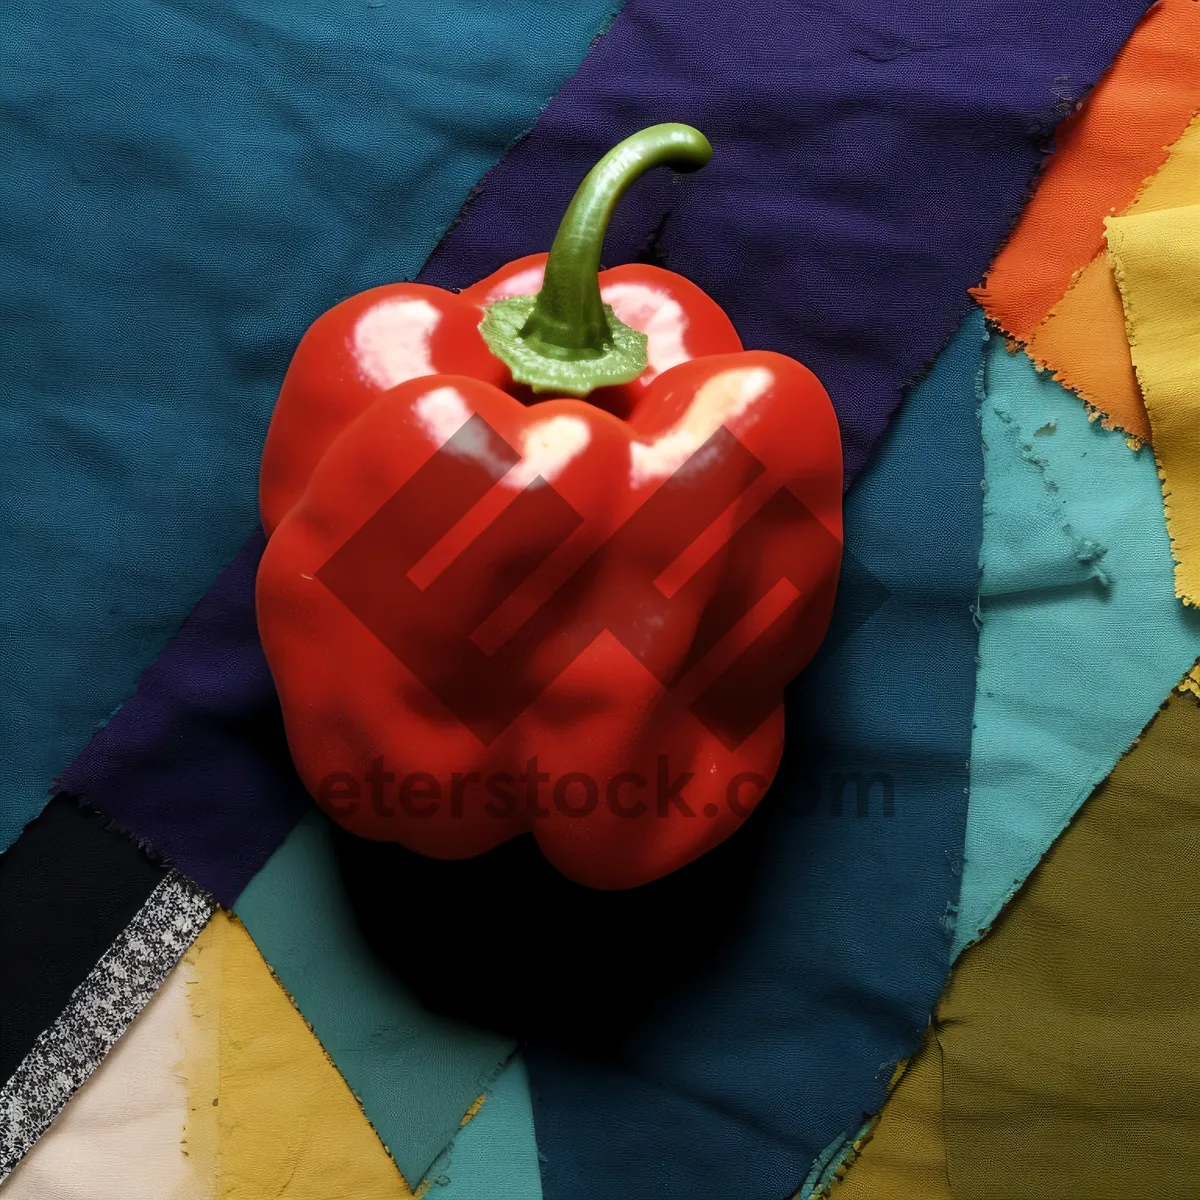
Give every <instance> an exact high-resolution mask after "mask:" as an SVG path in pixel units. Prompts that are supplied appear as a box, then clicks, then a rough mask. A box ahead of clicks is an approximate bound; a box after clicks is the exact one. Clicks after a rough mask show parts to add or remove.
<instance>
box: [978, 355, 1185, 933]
mask: <svg viewBox="0 0 1200 1200" xmlns="http://www.w3.org/2000/svg"><path fill="white" fill-rule="evenodd" d="M982 404H983V412H982V424H983V437H984V461H985V476H986V483H987V495H986V499H985V506H984V520H983V550H982V559H983V580H982V585H981V597H980V608H981V616H982V620H983V627H982V631H981V636H980V646H979V656H980V662H979V674H978V690H977V695H976V700H975V734H974V738H973V741H972V748H971V798H970V809H969V813H968V817H967V840H966V862H965V865H964V871H963V882H962V898H961V904H960V912H959V918H958V928H957V933H956V940H955V951H956V953H958V952H961V951H962V950H963V949H964V948H965V947H966V946H967V945H969V944H970V943H971V942H973V941H975V940H977V939H978V938H979V937H980V936H981V935H982V934H983V933H984V932H985V931H986V930H987V929H988V927H989V926H990V925H991V923H992V921H993V920H994V919H995V918H996V916H997V914H998V913H999V911H1000V909H1001V908H1002V907H1003V905H1004V903H1005V901H1006V900H1007V899H1008V897H1009V896H1011V895H1012V893H1013V892H1014V891H1015V890H1016V889H1017V888H1018V887H1019V886H1020V885H1021V883H1022V882H1023V881H1024V879H1025V877H1026V876H1027V875H1028V874H1029V872H1030V871H1031V870H1033V868H1034V867H1035V866H1036V865H1037V863H1038V861H1039V860H1040V858H1041V857H1042V855H1043V854H1044V853H1045V852H1046V850H1047V849H1048V848H1049V846H1050V844H1051V843H1052V842H1053V841H1054V839H1055V838H1056V837H1057V836H1058V834H1059V833H1060V832H1061V831H1062V829H1063V828H1064V827H1065V826H1066V824H1067V823H1068V822H1069V821H1070V820H1071V818H1072V817H1073V816H1074V814H1075V812H1076V810H1077V809H1078V808H1079V806H1080V804H1082V803H1083V801H1084V800H1085V799H1086V798H1087V796H1088V794H1089V793H1090V792H1091V791H1092V789H1093V788H1095V786H1096V785H1097V784H1098V783H1100V782H1101V781H1102V780H1103V779H1104V778H1105V776H1107V775H1108V773H1109V772H1110V771H1111V770H1112V768H1113V766H1114V765H1115V763H1116V761H1117V759H1118V758H1119V757H1120V756H1121V755H1122V754H1123V753H1124V752H1125V751H1126V750H1127V749H1128V748H1129V746H1130V745H1131V744H1132V743H1133V741H1134V739H1135V738H1136V737H1137V736H1138V734H1139V733H1140V732H1141V730H1142V729H1143V728H1144V727H1145V725H1146V723H1147V722H1148V721H1149V720H1150V718H1151V717H1152V716H1153V715H1154V713H1155V711H1156V710H1157V708H1158V706H1159V705H1160V704H1161V703H1162V701H1163V700H1165V699H1166V697H1167V695H1168V694H1169V693H1170V691H1171V688H1172V687H1173V686H1174V685H1175V684H1176V683H1177V682H1178V681H1179V679H1180V678H1181V677H1182V676H1183V674H1184V672H1186V671H1187V669H1188V668H1189V667H1190V666H1191V665H1192V663H1193V662H1194V661H1195V659H1196V657H1197V655H1200V613H1197V612H1196V611H1195V610H1194V609H1186V608H1184V606H1183V605H1181V604H1180V603H1179V601H1178V600H1176V599H1175V587H1174V578H1173V566H1172V561H1171V550H1170V544H1169V542H1168V538H1167V531H1166V526H1165V523H1164V520H1163V509H1162V491H1161V487H1160V484H1159V480H1158V474H1157V471H1156V469H1155V464H1154V458H1153V456H1152V454H1151V453H1150V451H1149V450H1148V449H1147V450H1142V451H1140V452H1138V453H1133V452H1131V451H1130V449H1129V447H1128V446H1127V445H1126V444H1125V439H1124V436H1123V435H1122V434H1120V433H1114V432H1111V431H1108V430H1105V429H1103V428H1102V427H1101V425H1100V423H1099V422H1096V421H1089V420H1088V419H1087V415H1086V413H1085V412H1084V410H1083V408H1082V406H1081V405H1080V403H1079V401H1078V400H1077V399H1076V398H1075V397H1074V396H1072V395H1071V394H1070V393H1069V392H1067V391H1066V390H1065V389H1064V388H1063V387H1062V386H1061V385H1060V384H1058V383H1056V382H1055V381H1054V380H1053V379H1051V378H1050V376H1049V375H1046V374H1040V373H1039V372H1038V371H1037V370H1036V369H1035V367H1034V366H1033V364H1032V363H1031V362H1030V361H1029V359H1028V358H1027V357H1026V356H1025V355H1024V354H1010V353H1009V352H1008V351H1007V350H1006V348H1005V346H1004V342H1003V340H1002V339H1000V338H996V337H993V338H991V339H990V342H989V345H988V347H987V351H986V356H985V371H984V376H983V395H982Z"/></svg>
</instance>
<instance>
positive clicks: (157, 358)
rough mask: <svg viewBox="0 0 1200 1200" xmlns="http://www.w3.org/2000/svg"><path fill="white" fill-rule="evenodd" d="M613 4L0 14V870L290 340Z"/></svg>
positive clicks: (542, 99)
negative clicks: (0, 381) (2, 158)
mask: <svg viewBox="0 0 1200 1200" xmlns="http://www.w3.org/2000/svg"><path fill="white" fill-rule="evenodd" d="M614 3H615V0H582V2H580V3H573V4H570V5H563V4H561V3H558V2H557V0H506V2H505V3H503V4H479V3H475V2H474V0H433V2H431V3H422V4H418V5H413V4H404V3H382V2H376V0H370V2H365V0H360V2H357V3H353V4H336V5H332V6H330V5H318V6H314V5H312V4H309V3H307V2H306V0H280V2H279V3H275V4H272V5H271V7H270V10H269V11H265V10H264V9H263V7H262V6H261V5H259V4H254V3H250V2H248V0H195V2H193V3H189V4H187V5H185V6H182V7H181V6H179V5H175V4H170V3H165V2H163V0H128V2H127V3H122V4H121V5H120V7H119V9H116V10H113V11H107V10H103V9H100V8H97V6H96V5H95V4H92V3H90V2H89V0H62V2H61V3H57V4H56V5H55V6H54V7H53V8H50V7H47V6H46V5H43V4H39V3H31V2H30V0H14V2H13V3H11V4H7V5H5V7H4V14H3V18H2V25H0V55H3V58H2V60H0V62H2V69H0V114H2V116H3V120H4V127H5V132H6V137H7V140H6V143H5V146H6V157H7V159H8V161H9V163H10V168H11V169H9V170H7V171H5V173H4V177H3V180H2V181H0V209H2V210H3V211H4V214H5V221H4V230H3V234H2V235H0V236H2V239H3V240H2V243H0V244H2V251H3V252H2V253H0V304H2V306H3V310H4V313H5V321H4V324H3V329H2V332H0V336H2V337H3V339H4V342H3V358H4V362H5V363H6V364H7V366H6V370H5V378H4V394H5V402H4V404H3V405H2V406H0V439H2V440H3V443H4V445H5V446H6V447H8V454H9V464H8V466H9V469H8V470H6V471H5V473H4V477H3V480H2V481H0V489H2V492H0V538H3V541H4V546H5V550H4V554H3V571H4V585H3V587H2V588H0V626H2V627H3V629H4V631H5V637H6V639H11V640H7V641H6V645H5V650H4V653H3V654H2V655H0V691H2V692H3V695H4V696H5V697H6V704H7V707H8V718H9V719H7V720H6V721H5V722H4V725H3V727H2V732H0V759H2V760H3V761H4V763H5V764H6V771H5V777H4V780H3V784H2V786H0V848H3V847H5V846H7V845H8V844H9V843H10V842H12V840H13V839H14V838H15V837H16V836H17V835H18V834H19V833H20V831H21V828H22V827H23V826H24V825H25V824H26V823H27V822H28V821H29V820H30V819H31V818H32V817H33V816H35V815H36V814H37V812H38V811H39V810H40V809H41V808H42V807H43V805H44V804H45V802H46V799H47V789H48V787H49V785H50V781H51V779H53V778H54V777H55V776H56V775H57V774H58V773H59V772H60V771H62V770H63V768H64V767H65V766H66V765H67V763H68V762H69V761H70V759H71V758H72V756H73V755H75V754H77V753H78V752H79V751H80V750H81V749H83V747H84V745H85V744H86V743H87V740H88V738H89V737H90V736H91V734H92V733H93V732H94V730H95V727H96V726H97V725H98V724H99V723H101V722H103V721H104V720H105V719H106V718H107V717H108V716H109V714H110V713H111V712H112V710H113V708H114V707H115V706H116V705H118V704H120V703H121V702H122V701H123V700H125V699H126V698H127V697H128V696H129V694H130V693H131V692H132V691H133V689H134V685H135V683H136V681H137V678H138V675H139V673H140V672H141V671H142V670H143V669H144V668H145V667H147V666H148V665H149V664H150V663H151V662H152V661H153V659H154V657H155V655H156V654H157V653H158V652H159V651H160V650H161V649H162V647H163V646H164V645H165V644H166V642H167V640H168V639H169V638H170V637H172V636H173V635H174V634H175V633H176V632H177V630H178V629H179V626H180V623H181V622H182V621H183V619H184V617H186V616H187V614H188V612H189V611H190V610H191V609H192V608H193V606H194V605H195V604H196V602H197V601H198V600H199V599H200V597H201V595H202V594H203V593H204V591H205V589H206V588H207V587H208V586H209V585H210V584H211V583H212V581H213V578H214V576H215V575H216V573H217V571H218V570H219V569H220V567H221V566H222V565H223V564H224V563H226V562H228V561H229V559H230V558H231V556H232V555H233V554H234V553H235V552H236V550H237V547H238V545H239V544H240V543H241V542H242V541H243V540H244V539H245V538H246V536H247V534H248V533H249V532H250V530H251V529H253V528H254V526H255V524H256V507H257V506H256V474H257V466H258V458H259V454H260V452H261V449H262V439H263V435H264V433H265V431H266V425H267V419H268V416H269V414H270V411H271V406H272V404H273V403H274V400H275V397H276V395H277V394H278V392H279V384H280V380H281V379H282V377H283V372H284V368H285V367H286V365H287V361H288V358H289V356H290V354H291V352H292V350H293V349H294V348H295V346H296V343H297V342H298V341H299V339H300V336H301V334H302V333H303V332H304V329H305V328H306V326H307V325H308V324H309V323H310V322H311V321H312V320H313V319H314V318H315V317H316V316H318V315H319V314H320V313H321V312H322V311H324V310H325V309H327V308H329V307H330V306H331V305H333V304H334V303H336V302H337V301H338V300H341V299H343V298H344V297H346V296H348V295H351V294H352V293H354V292H357V291H361V290H362V289H364V288H367V287H371V286H374V285H375V284H379V283H384V282H388V281H391V280H394V279H401V278H405V277H411V276H412V275H413V274H414V273H415V272H416V271H417V270H418V269H419V267H420V265H421V263H422V262H423V261H424V260H425V258H426V257H427V256H428V254H429V252H430V251H431V250H432V249H433V247H434V245H435V244H436V242H437V240H438V238H439V237H441V235H442V233H443V232H444V231H445V229H446V227H447V226H448V225H449V223H450V222H451V220H452V219H453V217H454V214H455V213H456V212H457V211H458V209H459V206H460V205H461V204H462V202H463V200H464V199H465V198H466V196H467V193H468V191H469V190H470V188H471V187H472V186H473V185H474V184H475V183H476V181H477V180H478V179H479V178H480V176H481V175H483V173H484V172H485V171H486V170H487V169H488V168H489V167H490V166H491V165H492V164H493V163H495V162H496V160H497V159H498V158H499V156H500V155H501V153H502V152H503V151H504V149H505V147H506V146H508V145H509V144H510V143H511V142H512V141H513V140H514V139H515V138H516V137H518V136H519V135H520V134H521V133H522V132H523V131H524V130H525V129H527V128H528V127H529V125H530V124H531V123H532V122H533V120H534V118H535V117H536V115H537V113H538V111H539V109H540V108H541V107H542V106H543V105H544V104H545V103H546V101H547V99H549V97H550V96H551V95H552V94H553V93H554V92H555V91H556V90H557V89H558V87H560V86H561V84H562V83H563V81H564V80H565V79H566V78H567V77H568V76H569V75H570V74H571V72H572V71H573V70H574V69H575V67H576V65H577V64H578V62H579V60H580V59H581V58H582V57H583V55H584V53H585V52H586V50H587V47H588V45H589V43H590V42H591V40H592V38H594V37H595V35H596V33H597V32H598V31H599V30H600V29H601V28H602V27H603V25H604V23H605V21H606V20H607V19H608V18H609V16H610V15H611V12H612V9H613V6H614ZM1122 7H1123V8H1130V9H1132V5H1131V4H1129V3H1128V0H1126V3H1125V4H1123V5H1122ZM1121 19H1122V20H1127V19H1128V18H1127V17H1122V18H1121Z"/></svg>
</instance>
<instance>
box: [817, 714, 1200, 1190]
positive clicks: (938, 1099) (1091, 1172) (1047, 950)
mask: <svg viewBox="0 0 1200 1200" xmlns="http://www.w3.org/2000/svg"><path fill="white" fill-rule="evenodd" d="M1198 868H1200V705H1198V704H1197V702H1196V700H1195V698H1194V697H1191V696H1185V695H1174V696H1172V697H1171V699H1170V700H1169V702H1168V703H1167V705H1166V707H1165V708H1164V709H1163V710H1162V711H1161V712H1160V713H1159V714H1158V716H1157V717H1156V718H1155V720H1154V721H1153V722H1152V723H1151V724H1150V726H1149V727H1148V728H1147V729H1146V731H1145V732H1144V733H1143V735H1142V737H1141V739H1140V741H1139V743H1138V745H1137V746H1136V747H1135V749H1134V750H1133V751H1132V752H1131V753H1130V754H1129V756H1128V757H1126V758H1125V759H1124V760H1122V761H1121V762H1120V763H1119V764H1118V765H1117V767H1116V769H1115V770H1114V772H1113V774H1112V775H1111V776H1110V777H1109V779H1108V780H1107V781H1106V782H1105V783H1104V784H1102V785H1101V786H1100V787H1099V788H1098V789H1097V791H1096V792H1095V793H1094V794H1093V795H1092V797H1091V799H1090V800H1089V801H1088V802H1087V804H1086V805H1085V806H1084V808H1083V809H1082V810H1081V812H1080V814H1079V816H1078V817H1077V818H1076V820H1075V822H1074V823H1073V824H1072V825H1071V826H1069V827H1068V829H1067V830H1066V832H1065V833H1064V834H1063V836H1062V837H1061V838H1060V839H1059V841H1058V842H1057V843H1056V844H1055V845H1054V847H1053V848H1052V849H1051V850H1050V851H1049V853H1048V854H1047V855H1046V858H1045V859H1044V860H1043V862H1042V864H1041V866H1040V867H1039V868H1038V869H1037V870H1036V871H1035V872H1034V873H1033V875H1032V876H1030V878H1029V880H1028V881H1027V883H1026V885H1025V887H1024V888H1023V889H1022V891H1021V892H1020V893H1019V894H1018V896H1017V897H1016V899H1015V900H1014V901H1013V903H1012V904H1011V906H1010V907H1009V908H1008V910H1007V911H1006V912H1005V913H1004V914H1003V915H1002V916H1001V918H1000V920H998V921H997V923H996V925H995V926H994V927H993V930H992V933H991V935H990V936H989V937H988V938H986V939H985V940H984V941H983V942H981V943H979V944H978V945H977V946H974V947H972V948H971V949H970V950H968V951H967V952H966V953H965V954H964V955H963V957H962V958H961V959H960V962H959V966H958V968H957V970H956V971H955V973H954V975H953V976H952V977H951V980H950V982H949V983H948V985H947V987H946V991H945V992H944V994H943V996H942V999H941V1001H940V1003H939V1005H938V1009H937V1013H936V1016H935V1021H934V1031H933V1036H931V1037H930V1038H928V1039H927V1041H926V1045H925V1047H924V1048H923V1049H922V1051H921V1052H920V1054H919V1055H918V1056H917V1058H916V1060H915V1061H914V1062H913V1064H912V1066H910V1068H909V1071H908V1073H907V1074H906V1075H905V1076H904V1078H903V1079H902V1080H901V1082H900V1084H899V1086H898V1087H897V1089H896V1091H895V1093H894V1094H893V1096H892V1098H891V1099H890V1101H889V1102H888V1105H887V1106H886V1107H885V1109H884V1111H883V1114H882V1116H881V1117H880V1120H879V1123H878V1125H877V1127H876V1129H875V1132H874V1135H873V1137H872V1138H871V1140H870V1141H869V1142H867V1143H866V1145H865V1146H864V1147H863V1150H862V1154H861V1156H860V1157H859V1158H858V1160H857V1162H855V1163H854V1164H852V1165H851V1166H850V1168H849V1171H848V1173H847V1175H846V1179H845V1181H844V1182H843V1183H841V1184H836V1185H834V1187H833V1193H832V1194H833V1195H834V1197H835V1198H836V1200H859V1198H861V1200H868V1198H870V1200H874V1198H876V1197H878V1198H879V1200H893V1198H895V1197H907V1196H915V1195H921V1196H933V1197H935V1200H942V1198H943V1197H945V1198H946V1200H949V1198H950V1197H953V1200H1035V1198H1037V1200H1040V1198H1042V1197H1045V1198H1053V1200H1107V1198H1109V1197H1112V1198H1113V1200H1117V1198H1120V1200H1132V1198H1134V1197H1139V1198H1140V1197H1154V1198H1155V1200H1171V1198H1174V1197H1191V1196H1196V1195H1197V1194H1200V1136H1198V1135H1197V1131H1198V1130H1200V1002H1198V1001H1197V997H1198V996H1200V901H1198V899H1197V886H1196V883H1197V869H1198ZM939 1058H940V1062H939V1061H938V1059H939ZM939 1076H940V1089H939V1088H938V1087H937V1082H938V1078H937V1077H939ZM939 1103H940V1109H941V1111H940V1113H936V1112H934V1111H931V1106H933V1107H935V1108H936V1107H937V1106H938V1105H939ZM939 1133H940V1137H939ZM939 1143H940V1144H939ZM939 1156H940V1158H941V1161H942V1164H943V1165H944V1174H943V1175H942V1176H941V1178H940V1182H939V1183H938V1187H939V1189H940V1190H936V1191H934V1190H932V1188H933V1182H932V1181H935V1180H938V1179H939V1177H938V1173H937V1171H936V1164H937V1161H938V1158H939ZM914 1186H916V1187H917V1190H916V1191H913V1190H912V1188H913V1187H914Z"/></svg>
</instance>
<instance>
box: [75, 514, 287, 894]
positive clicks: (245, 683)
mask: <svg viewBox="0 0 1200 1200" xmlns="http://www.w3.org/2000/svg"><path fill="white" fill-rule="evenodd" d="M264 544H265V539H264V537H263V535H262V532H261V531H259V532H257V533H255V534H254V536H253V537H251V538H250V539H249V541H247V542H246V544H245V545H244V546H243V547H242V548H241V550H240V551H239V552H238V555H237V557H236V558H235V559H234V560H233V562H232V563H230V564H229V566H228V567H226V568H225V570H224V571H222V572H221V574H220V575H219V576H218V577H217V580H216V582H215V583H214V584H213V586H212V587H211V588H209V590H208V592H207V593H206V594H205V595H204V597H203V598H202V599H201V601H200V603H199V604H198V605H197V606H196V608H195V609H194V610H193V611H192V614H191V616H190V617H188V619H187V620H186V621H185V622H184V625H183V628H182V629H181V630H180V632H179V634H178V636H177V637H175V638H173V639H172V640H171V642H170V643H169V644H168V645H167V648H166V649H165V650H164V651H163V652H162V653H161V654H160V655H159V656H158V658H157V659H156V660H155V661H154V663H153V665H151V666H150V667H149V668H147V670H146V671H145V673H144V674H143V675H142V678H141V680H140V681H139V684H138V690H137V691H136V692H135V693H134V695H133V696H132V697H131V699H130V700H129V701H127V702H126V703H125V704H124V705H123V706H122V707H121V709H120V710H119V711H118V712H117V714H116V715H115V716H114V717H113V719H112V720H111V721H110V722H109V723H108V724H107V725H106V726H105V727H104V728H103V729H102V730H100V732H99V733H97V734H96V736H95V737H94V738H92V740H91V741H90V742H89V743H88V745H87V747H86V748H85V749H84V751H83V753H82V754H80V755H79V757H78V758H77V759H75V761H74V762H73V763H72V764H71V767H70V769H69V770H68V771H67V772H66V773H65V774H64V775H63V777H62V779H61V781H60V783H61V786H62V788H63V790H64V791H66V792H69V793H71V794H72V795H74V796H77V797H79V798H80V799H82V800H84V801H86V803H87V804H88V805H89V806H90V807H92V808H95V809H97V810H98V811H100V812H102V813H104V814H105V815H106V816H107V817H110V818H111V819H112V820H113V821H115V822H116V823H117V824H118V825H119V826H121V827H122V828H124V829H126V830H128V831H130V832H132V833H133V835H134V836H135V837H136V838H137V839H139V840H140V841H144V842H147V843H148V844H150V845H151V846H153V848H154V850H155V851H156V852H157V853H158V854H159V855H161V856H163V857H164V858H166V859H168V860H169V861H170V862H171V863H172V865H174V866H175V867H177V868H178V869H179V870H181V871H182V872H184V874H186V875H188V876H189V877H191V878H192V879H195V880H196V881H197V882H199V883H200V884H201V886H202V887H204V888H205V889H206V890H208V891H210V892H211V893H212V894H213V895H214V896H215V897H216V898H217V899H218V900H219V901H220V902H221V903H222V904H224V905H225V906H226V907H231V906H232V904H233V902H234V900H236V899H237V897H238V895H239V893H240V892H241V890H242V888H244V887H245V886H246V884H247V883H249V882H250V880H251V878H253V876H254V874H255V873H256V872H257V871H258V869H259V868H260V867H261V866H262V865H263V864H264V863H265V862H266V861H267V859H268V858H270V856H271V855H272V854H273V853H274V851H275V849H276V848H277V847H278V846H279V844H280V843H281V842H282V841H283V839H284V838H285V837H286V836H287V835H288V833H289V831H290V830H291V829H292V827H293V826H294V825H295V824H296V822H297V821H298V820H299V819H300V817H301V816H302V815H303V814H304V813H305V812H306V811H307V809H308V807H309V804H310V802H309V799H308V794H307V792H305V790H304V786H303V785H302V784H301V782H300V780H299V778H298V777H297V776H296V773H295V771H294V770H293V768H292V760H291V757H290V756H289V754H288V748H287V739H286V737H285V735H284V731H283V716H282V714H281V713H280V711H279V700H278V698H277V697H276V695H275V685H274V684H273V683H272V681H271V672H270V670H269V669H268V667H267V660H266V659H265V658H264V657H263V652H262V646H261V645H260V644H259V640H258V626H257V624H256V623H255V620H254V575H255V572H256V571H257V570H258V560H259V558H261V557H262V551H263V546H264Z"/></svg>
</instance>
